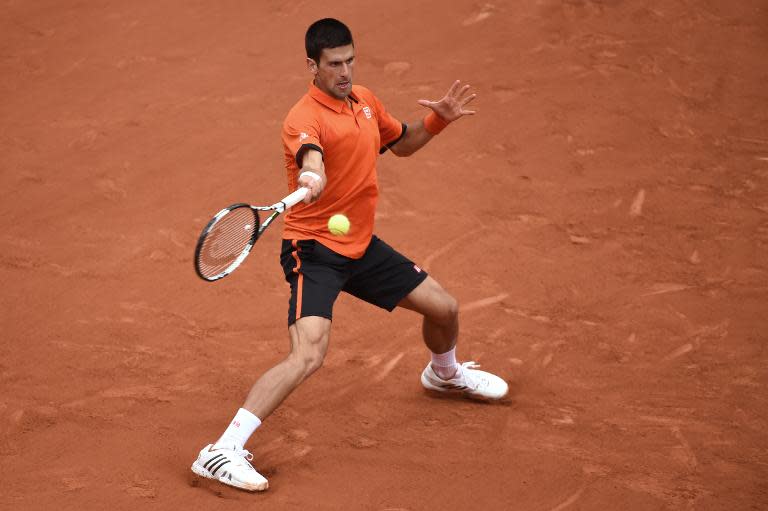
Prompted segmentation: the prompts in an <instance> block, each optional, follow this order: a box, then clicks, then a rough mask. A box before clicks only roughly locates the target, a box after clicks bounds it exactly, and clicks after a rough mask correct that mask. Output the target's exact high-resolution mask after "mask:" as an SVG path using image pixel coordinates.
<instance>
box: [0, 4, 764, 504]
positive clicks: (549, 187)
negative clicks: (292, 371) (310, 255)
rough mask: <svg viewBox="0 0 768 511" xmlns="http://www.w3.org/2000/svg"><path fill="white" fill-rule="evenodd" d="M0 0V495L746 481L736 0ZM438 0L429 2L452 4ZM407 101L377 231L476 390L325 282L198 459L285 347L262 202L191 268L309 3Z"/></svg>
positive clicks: (558, 499)
mask: <svg viewBox="0 0 768 511" xmlns="http://www.w3.org/2000/svg"><path fill="white" fill-rule="evenodd" d="M260 4H261V5H257V3H256V2H246V1H228V2H181V1H179V0H175V1H167V2H149V1H146V2H125V3H120V2H72V1H69V2H53V1H39V2H12V1H6V2H3V5H2V8H1V9H2V11H1V12H0V20H1V21H0V33H1V34H2V35H1V36H0V93H1V94H2V100H0V153H1V154H2V158H1V159H0V161H2V173H1V174H0V185H1V190H2V191H1V192H0V193H1V194H2V204H1V206H0V213H1V216H0V218H2V233H1V234H0V278H2V282H3V293H2V316H1V318H2V343H1V344H0V357H1V358H0V386H1V388H2V397H0V415H1V416H2V418H1V421H0V433H1V435H2V436H0V466H2V470H0V494H1V495H2V498H1V499H0V508H2V509H15V510H22V509H23V510H37V509H110V510H112V511H118V510H134V509H206V510H215V509H228V510H231V509H261V508H263V509H323V510H325V509H363V510H369V509H370V510H387V509H388V510H421V509H521V510H545V511H548V510H557V511H561V510H576V509H623V510H644V509H648V510H658V509H670V510H671V509H675V510H678V509H697V510H706V509H729V510H731V509H765V508H766V506H768V490H767V488H766V476H767V475H768V436H766V431H767V430H768V421H767V417H766V414H767V412H766V410H768V403H767V401H768V399H766V384H767V383H768V381H767V380H768V377H767V376H766V369H765V368H766V365H767V364H768V355H767V354H766V350H765V345H766V333H765V332H766V331H767V330H768V318H767V317H766V316H767V315H766V310H768V309H766V303H767V301H768V258H766V248H767V247H768V113H767V112H768V95H767V94H766V83H768V67H767V66H766V58H767V56H768V32H767V31H766V30H767V29H766V27H768V12H767V11H766V5H765V2H763V1H760V0H744V1H739V2H734V1H732V2H715V1H704V0H701V1H683V2H668V1H647V2H620V1H602V2H599V1H587V0H583V1H579V0H571V1H556V0H541V1H538V2H515V3H514V5H509V4H507V3H503V2H497V3H496V4H494V5H491V4H484V3H482V2H480V3H475V2H471V1H468V0H460V1H456V2H450V4H447V3H445V2H438V1H436V0H431V1H426V2H419V3H418V9H416V8H414V3H413V2H406V1H400V0H397V1H393V2H386V3H385V2H382V3H376V4H375V5H373V6H371V7H369V8H367V9H363V8H361V7H360V6H359V5H358V3H357V2H350V1H343V2H334V6H333V7H329V8H324V7H323V5H322V3H318V2H306V1H296V2H278V1H265V2H260ZM449 5H450V6H449ZM329 15H330V16H336V17H339V18H341V19H343V20H345V21H346V22H347V23H348V24H349V25H350V26H351V28H352V29H353V32H354V34H355V37H356V40H357V49H358V59H359V61H358V68H357V82H358V83H360V84H364V85H367V86H369V87H370V88H372V89H373V90H374V91H375V92H376V93H377V94H378V95H379V97H380V98H381V99H382V100H383V101H384V102H385V104H386V105H387V106H388V108H389V109H390V110H391V111H392V112H393V113H395V115H397V116H398V117H400V118H402V119H404V120H414V119H416V118H418V117H419V116H421V115H423V113H424V112H423V110H422V109H421V108H420V107H419V106H418V105H416V100H417V99H419V98H429V99H436V98H439V97H440V96H441V95H442V93H443V92H444V91H445V90H446V89H447V87H448V85H450V83H451V81H452V80H454V79H456V78H460V79H462V80H466V81H468V82H469V83H471V84H473V85H474V86H475V88H476V89H477V92H478V94H479V97H478V99H477V101H476V106H477V108H478V110H479V114H478V115H477V116H475V117H474V118H470V119H463V120H461V121H459V122H458V123H457V124H456V125H455V126H451V127H450V128H448V129H447V130H446V131H445V132H444V133H443V134H442V135H440V137H438V139H436V140H435V141H434V142H433V143H432V144H431V145H430V146H428V147H427V148H425V149H424V150H422V151H421V152H420V153H419V154H418V155H416V156H414V157H412V158H407V159H398V158H396V157H394V156H393V155H387V156H384V157H383V158H382V159H381V160H380V168H379V171H380V178H381V188H382V194H383V196H382V200H381V204H380V209H379V215H378V220H377V232H378V234H379V235H381V237H382V238H384V239H385V240H387V241H389V242H390V243H391V244H393V245H394V246H396V247H397V248H399V249H400V250H402V251H403V252H404V253H405V254H407V255H409V256H410V257H412V258H413V259H415V260H416V261H418V262H420V263H421V264H422V265H423V266H425V267H427V268H428V269H429V270H430V272H431V273H432V275H434V276H435V278H437V279H438V281H440V282H441V283H442V284H443V285H444V286H445V287H446V288H447V289H449V290H450V291H451V292H452V293H453V294H454V295H455V296H456V297H457V298H458V299H459V300H460V301H461V303H462V307H463V311H462V315H461V320H462V334H461V340H460V347H459V353H460V357H461V358H462V359H464V360H469V359H473V360H476V361H478V362H480V363H482V364H483V366H484V367H485V368H488V369H490V370H493V371H495V372H497V373H499V374H500V375H502V376H503V377H505V378H507V379H508V380H509V381H510V383H511V389H512V391H511V396H510V397H509V399H507V400H506V401H505V402H503V403H501V404H498V405H479V404H474V403H471V402H468V401H464V400H458V401H456V400H450V399H440V398H433V397H430V396H428V395H427V394H426V393H425V392H424V391H423V390H422V389H421V387H420V384H419V380H418V376H419V372H420V370H421V369H422V368H423V366H424V364H425V363H426V362H427V360H428V357H427V353H426V351H425V349H424V348H423V346H422V344H421V340H420V334H419V323H418V318H417V316H415V315H414V314H412V313H409V312H406V311H398V312H395V313H393V314H387V313H385V312H382V311H379V310H375V309H373V308H372V307H370V306H368V305H366V304H363V303H358V302H355V301H354V300H353V299H350V298H349V297H343V298H342V299H341V300H340V302H339V303H338V306H337V308H336V318H335V325H334V331H333V339H332V342H331V350H330V353H329V356H328V359H327V362H326V364H325V366H324V368H323V369H322V370H321V371H320V372H319V373H317V374H316V375H314V376H313V377H312V378H311V379H310V380H309V381H307V382H306V383H305V385H303V386H302V387H301V388H300V389H299V390H298V391H296V392H295V393H294V394H293V395H292V396H291V397H290V398H289V399H288V400H287V401H286V402H285V404H284V406H283V407H282V408H280V409H279V411H278V412H277V413H276V414H275V415H274V416H272V417H270V418H269V419H268V420H267V421H266V422H265V424H264V426H263V427H262V428H261V429H260V430H259V431H258V432H257V433H256V435H255V436H254V437H253V438H252V441H251V442H250V444H249V448H250V449H251V450H252V451H253V453H254V455H255V462H254V463H255V465H256V467H257V468H258V469H260V470H261V471H263V472H264V473H265V474H266V475H267V476H268V477H269V478H270V483H271V488H270V490H269V491H268V492H266V493H263V494H248V493H244V492H238V491H235V490H230V489H229V488H225V487H222V486H220V485H217V484H215V483H206V482H204V481H198V480H197V479H196V478H194V477H193V475H192V474H191V472H190V471H189V465H190V464H191V463H192V461H193V460H194V458H195V456H196V454H197V451H198V450H199V449H200V448H201V447H202V446H203V445H205V444H206V443H208V442H211V441H213V440H215V438H216V437H217V436H218V435H219V434H220V433H221V431H222V430H223V428H224V427H225V426H226V424H227V422H228V421H229V419H230V418H231V416H232V414H233V413H234V411H235V410H236V409H237V407H238V406H239V405H240V403H241V402H242V400H243V398H244V396H245V393H246V392H247V390H248V388H249V387H250V385H251V383H252V382H253V380H254V379H255V378H256V377H257V376H258V375H259V374H260V373H261V372H262V371H264V370H265V369H267V368H268V367H270V366H271V365H272V364H274V363H275V362H276V361H277V360H279V359H280V358H281V357H282V356H284V355H285V353H286V351H287V347H288V343H287V335H286V328H285V314H286V312H285V311H286V302H287V297H288V289H287V286H286V284H285V283H284V281H283V279H282V275H281V271H280V267H279V264H278V261H277V252H278V245H279V236H280V232H279V226H277V227H278V228H277V229H272V230H271V232H268V234H267V235H266V237H265V239H263V240H262V241H261V242H260V243H259V246H258V247H257V251H256V253H255V254H253V255H252V256H251V258H250V259H249V260H248V261H247V262H246V264H245V266H244V267H243V268H242V269H240V270H238V273H236V274H235V275H233V276H232V277H229V278H228V279H226V280H225V281H222V282H219V283H216V284H207V283H204V282H202V281H200V280H199V279H198V278H197V277H196V276H195V274H194V272H193V268H192V262H191V256H192V252H193V248H194V243H195V240H196V238H197V235H198V233H199V231H200V229H201V228H202V226H203V225H204V223H205V221H206V220H207V219H208V217H209V216H210V215H211V214H212V213H214V212H215V211H217V210H218V209H219V208H220V207H222V206H224V205H226V204H228V203H231V202H237V201H249V202H270V201H272V200H274V199H276V198H278V197H280V196H282V195H283V193H284V192H285V190H286V185H285V182H284V181H285V178H284V170H283V167H282V154H281V146H280V138H279V126H280V123H281V122H282V119H283V116H284V115H285V113H286V112H287V110H288V109H289V108H290V106H291V105H292V104H293V103H294V102H295V101H296V99H297V98H298V97H299V96H300V95H301V94H303V93H304V91H305V90H306V86H307V83H308V80H309V76H308V74H307V72H306V71H305V68H304V63H303V34H304V30H305V29H306V26H307V25H308V24H309V23H310V22H312V21H314V20H315V19H317V18H319V17H323V16H329Z"/></svg>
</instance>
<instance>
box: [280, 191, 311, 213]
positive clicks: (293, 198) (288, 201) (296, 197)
mask: <svg viewBox="0 0 768 511" xmlns="http://www.w3.org/2000/svg"><path fill="white" fill-rule="evenodd" d="M307 192H309V188H299V189H298V190H296V191H295V192H293V193H292V194H290V195H288V196H287V197H285V198H284V199H283V200H281V201H280V202H282V203H283V204H285V209H288V208H292V207H293V206H295V205H296V204H298V203H299V202H301V201H303V200H304V197H306V195H307Z"/></svg>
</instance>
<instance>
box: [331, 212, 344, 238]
mask: <svg viewBox="0 0 768 511" xmlns="http://www.w3.org/2000/svg"><path fill="white" fill-rule="evenodd" d="M328 230H329V231H331V234H333V235H334V236H344V235H345V234H347V233H348V232H349V218H347V217H345V216H344V215H341V214H336V215H333V216H332V217H331V218H329V219H328Z"/></svg>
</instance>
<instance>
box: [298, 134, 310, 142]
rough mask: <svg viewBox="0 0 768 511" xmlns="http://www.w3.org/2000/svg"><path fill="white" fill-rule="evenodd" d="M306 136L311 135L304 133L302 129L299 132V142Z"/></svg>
mask: <svg viewBox="0 0 768 511" xmlns="http://www.w3.org/2000/svg"><path fill="white" fill-rule="evenodd" d="M305 138H309V135H307V134H306V133H304V132H303V131H302V132H301V133H300V134H299V142H301V141H302V140H304V139H305Z"/></svg>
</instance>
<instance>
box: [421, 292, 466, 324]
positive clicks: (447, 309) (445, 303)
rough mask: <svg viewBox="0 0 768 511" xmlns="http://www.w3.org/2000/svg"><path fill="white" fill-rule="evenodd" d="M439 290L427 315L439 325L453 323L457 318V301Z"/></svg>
mask: <svg viewBox="0 0 768 511" xmlns="http://www.w3.org/2000/svg"><path fill="white" fill-rule="evenodd" d="M440 291H441V292H440V293H439V294H438V295H437V296H436V297H435V302H434V307H431V310H430V314H427V317H428V319H429V320H431V321H433V322H435V323H437V324H439V325H443V326H448V325H453V324H455V323H456V322H457V321H458V320H459V302H458V301H456V299H455V298H454V297H453V296H451V295H449V294H448V293H446V292H445V291H443V290H442V289H441V290H440Z"/></svg>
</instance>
